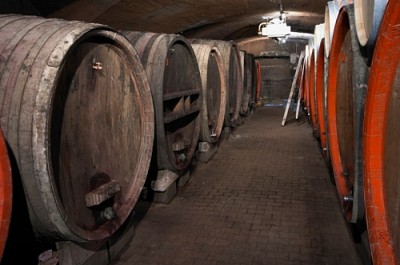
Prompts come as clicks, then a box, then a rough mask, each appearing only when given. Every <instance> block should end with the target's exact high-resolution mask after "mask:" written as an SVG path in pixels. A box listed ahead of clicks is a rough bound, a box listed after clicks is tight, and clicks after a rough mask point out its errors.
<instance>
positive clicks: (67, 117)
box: [0, 15, 154, 242]
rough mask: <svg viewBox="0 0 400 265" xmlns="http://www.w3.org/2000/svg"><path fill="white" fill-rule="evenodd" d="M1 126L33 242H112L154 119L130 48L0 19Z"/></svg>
mask: <svg viewBox="0 0 400 265" xmlns="http://www.w3.org/2000/svg"><path fill="white" fill-rule="evenodd" d="M0 35H1V36H2V38H1V39H0V55H1V58H2V60H1V63H0V73H1V74H0V75H1V79H0V87H1V90H0V102H1V113H0V115H1V119H0V123H1V128H2V129H3V132H4V136H5V139H6V140H7V142H8V144H9V146H10V148H11V150H12V152H13V155H14V156H15V158H16V161H17V164H18V168H19V170H20V174H21V178H22V183H23V186H24V191H25V195H26V199H27V204H28V209H29V214H30V218H31V222H32V225H33V227H34V230H35V231H36V232H37V234H38V235H40V236H43V237H46V238H48V239H54V240H71V241H84V242H87V241H94V240H102V239H106V238H108V237H109V236H110V235H112V234H113V233H114V232H115V231H116V230H117V229H118V228H119V227H120V226H121V225H122V224H123V223H124V221H125V220H126V218H127V217H128V216H129V214H130V213H131V211H132V209H133V206H134V205H135V203H136V201H137V199H138V197H139V195H140V191H141V189H142V187H143V184H144V181H145V178H146V174H147V171H148V169H149V165H150V158H151V151H152V144H153V133H154V119H153V115H154V114H153V104H152V100H151V93H150V88H149V85H148V82H147V78H146V74H145V72H144V69H143V67H142V64H141V62H140V59H139V57H138V55H137V54H136V52H135V50H134V49H133V47H132V45H130V44H129V42H128V41H127V40H126V39H125V38H124V37H123V36H121V35H120V34H118V33H117V32H115V31H113V30H111V29H109V28H107V27H105V26H102V25H97V24H88V23H83V22H76V21H63V20H57V19H43V18H38V17H25V16H20V15H13V16H6V17H1V18H0Z"/></svg>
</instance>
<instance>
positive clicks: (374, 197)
mask: <svg viewBox="0 0 400 265" xmlns="http://www.w3.org/2000/svg"><path fill="white" fill-rule="evenodd" d="M399 14H400V1H398V0H390V1H389V2H388V6H387V8H386V11H385V14H384V17H383V21H382V25H381V28H380V31H379V34H378V39H377V42H376V46H375V51H374V57H373V61H372V66H371V75H370V78H369V83H368V92H367V98H366V107H365V119H364V122H365V123H364V161H365V168H364V174H365V188H364V193H365V205H366V219H367V228H368V237H369V242H370V247H371V253H372V259H373V262H374V264H376V265H384V264H385V265H388V264H389V265H392V264H400V219H399V214H400V207H399V206H400V197H399V194H400V192H399V191H400V176H399V172H400V170H399V169H400V168H399V161H398V158H399V156H400V144H399V135H400V125H399V121H398V118H399V115H400V105H399V95H400V67H399V61H400V49H399V48H400V38H399V30H398V29H399V27H400V16H399Z"/></svg>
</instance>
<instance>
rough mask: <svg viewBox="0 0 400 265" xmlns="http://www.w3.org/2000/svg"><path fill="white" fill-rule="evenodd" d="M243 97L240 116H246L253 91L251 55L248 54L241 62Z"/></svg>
mask: <svg viewBox="0 0 400 265" xmlns="http://www.w3.org/2000/svg"><path fill="white" fill-rule="evenodd" d="M242 70H243V95H242V105H241V108H240V114H242V115H243V116H246V115H248V113H249V110H250V107H251V104H252V101H253V100H252V95H253V92H252V89H253V55H252V54H250V53H247V52H246V53H245V54H244V60H243V69H242Z"/></svg>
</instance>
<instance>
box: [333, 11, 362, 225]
mask: <svg viewBox="0 0 400 265" xmlns="http://www.w3.org/2000/svg"><path fill="white" fill-rule="evenodd" d="M367 78H368V67H367V65H366V59H365V58H363V57H362V55H361V52H360V47H359V45H358V42H357V35H356V32H355V26H354V8H353V5H348V6H345V7H343V8H342V9H341V10H340V13H339V16H338V19H337V22H336V26H335V30H334V34H333V40H332V47H331V51H330V56H329V80H328V99H327V100H328V103H327V104H328V105H327V107H328V110H327V113H328V118H327V120H328V124H327V125H328V141H329V151H330V158H331V162H332V169H333V174H334V178H335V182H336V188H337V192H338V195H339V199H340V203H341V206H342V207H343V212H344V214H345V216H346V218H347V219H348V220H349V221H352V222H354V223H355V222H358V221H360V220H362V219H363V218H364V202H363V193H362V189H363V178H362V152H361V150H362V134H361V132H362V124H363V114H364V104H363V102H364V97H365V91H366V83H367Z"/></svg>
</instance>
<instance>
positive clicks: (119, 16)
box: [0, 0, 326, 40]
mask: <svg viewBox="0 0 400 265" xmlns="http://www.w3.org/2000/svg"><path fill="white" fill-rule="evenodd" d="M281 1H282V6H283V10H284V12H285V14H286V16H287V23H288V25H289V26H291V27H292V31H297V32H308V33H312V32H313V31H314V26H315V25H316V24H319V23H323V20H324V10H325V5H326V1H324V0H145V1H143V0H20V1H15V0H1V1H0V12H1V13H9V12H13V13H20V14H36V15H42V16H45V17H58V18H64V19H69V20H82V21H87V22H98V23H102V24H107V25H109V26H112V27H114V28H117V29H128V30H136V31H153V32H164V33H181V34H183V35H184V36H187V37H196V38H212V39H225V40H226V39H233V40H237V39H241V38H248V37H256V36H257V29H258V24H259V23H260V22H263V21H265V20H266V19H267V18H272V17H277V16H279V11H280V3H281Z"/></svg>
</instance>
